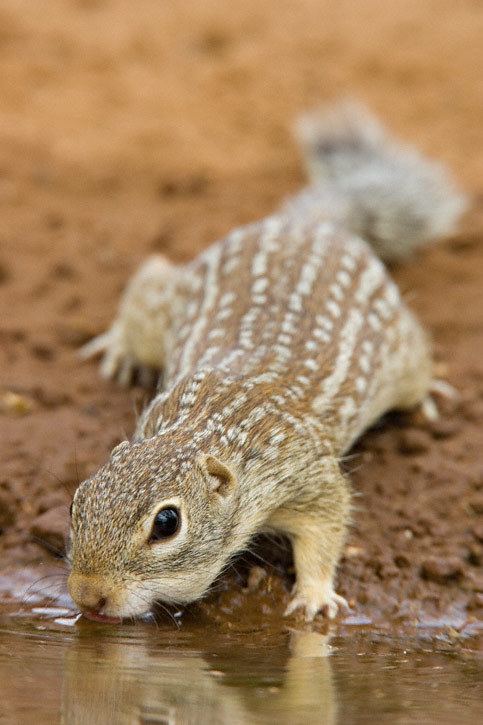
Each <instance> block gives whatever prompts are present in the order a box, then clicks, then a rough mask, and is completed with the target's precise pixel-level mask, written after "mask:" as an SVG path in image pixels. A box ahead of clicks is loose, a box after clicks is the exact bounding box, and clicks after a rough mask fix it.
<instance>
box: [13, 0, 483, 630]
mask: <svg viewBox="0 0 483 725" xmlns="http://www.w3.org/2000/svg"><path fill="white" fill-rule="evenodd" d="M482 33H483V7H482V6H481V3H478V2H476V1H471V0H466V1H463V2H460V3H455V2H453V0H423V1H421V0H418V1H417V2H416V1H415V0H407V1H406V2H404V3H397V2H387V0H384V1H382V0H380V1H379V0H365V2H364V3H354V2H349V1H344V0H342V1H341V0H338V1H337V2H335V1H334V2H328V1H327V0H323V1H322V0H303V1H301V2H289V1H284V0H262V2H260V0H256V1H255V0H245V2H244V3H226V2H222V1H221V0H205V2H203V3H201V2H195V1H194V0H193V1H191V2H188V1H186V0H181V1H179V2H176V3H174V2H165V3H160V2H156V1H155V0H151V1H150V0H139V1H138V2H136V3H132V2H130V0H117V1H114V0H111V1H109V0H77V1H75V0H69V1H68V2H66V1H65V0H48V1H46V2H43V3H31V2H29V1H28V0H10V1H7V0H5V1H4V2H3V3H2V4H1V5H0V69H1V73H0V313H1V321H0V339H1V347H0V356H1V370H0V374H1V378H0V461H1V466H0V529H1V534H0V552H1V553H0V570H1V572H2V576H1V577H0V589H1V591H2V592H3V594H2V597H3V601H4V602H8V601H10V600H11V597H12V595H13V596H14V597H21V596H22V592H23V591H24V590H25V586H26V585H28V584H29V583H31V582H32V581H34V580H36V579H38V578H39V577H41V576H43V575H44V574H48V573H50V572H51V571H57V570H58V569H59V568H60V569H59V570H61V569H62V562H60V561H59V559H56V555H57V554H56V553H57V552H59V550H60V549H61V547H62V530H63V528H64V526H65V522H66V521H67V516H68V504H69V499H70V495H71V493H72V491H73V490H74V489H75V486H76V484H77V482H78V481H79V480H80V479H82V478H84V477H85V476H87V475H88V474H89V473H91V472H92V471H93V470H94V469H95V468H96V466H98V465H99V464H100V463H101V462H102V461H104V459H105V458H106V455H107V453H108V451H109V450H110V448H111V447H112V446H113V445H114V444H115V443H116V442H118V441H119V440H120V439H121V438H123V437H124V436H125V434H126V433H129V432H130V431H131V430H132V428H133V423H134V415H135V412H134V411H135V408H136V406H139V405H140V404H141V401H142V398H143V392H142V391H141V390H139V389H134V390H132V391H128V392H126V391H124V390H121V389H119V388H118V387H117V386H116V385H115V384H110V383H108V382H105V381H103V380H101V379H100V377H99V374H98V369H97V366H96V364H95V363H84V364H82V363H81V362H80V361H79V359H78V358H77V356H76V350H77V349H78V347H79V345H81V344H82V343H83V342H85V341H86V340H88V339H89V338H90V337H91V336H93V335H95V334H96V333H98V332H100V331H101V330H103V329H104V328H105V327H106V325H108V324H109V322H110V320H111V319H112V316H113V313H114V310H115V308H116V303H117V300H118V298H119V293H120V291H121V290H122V288H123V286H124V284H125V282H126V280H127V279H128V278H129V276H130V274H131V273H132V272H133V270H134V269H135V268H136V266H137V265H138V263H139V262H140V260H142V259H143V258H144V257H145V256H146V255H147V254H150V253H153V252H162V253H164V254H167V255H169V256H170V257H171V258H172V259H173V260H175V261H178V262H179V261H183V260H187V259H189V258H191V257H192V256H193V255H194V254H196V253H197V252H198V251H199V250H201V249H202V248H204V247H205V246H206V245H208V244H209V243H210V242H211V241H213V240H214V239H216V238H219V237H220V236H221V235H223V234H225V233H227V232H228V231H229V230H230V229H232V228H233V227H234V226H236V225H238V224H241V223H245V222H249V221H251V220H255V219H257V218H259V217H261V216H262V215H264V214H266V213H267V212H270V211H271V210H273V209H274V208H275V207H276V206H277V205H278V203H279V202H280V201H281V200H282V199H283V198H284V197H286V196H287V195H288V194H290V193H291V192H293V191H295V190H296V189H298V188H299V187H300V186H301V185H302V184H303V182H304V176H303V170H302V164H301V159H300V158H299V155H298V152H297V149H296V146H295V144H294V142H293V140H292V137H291V133H290V128H291V124H292V121H293V119H294V118H295V117H296V116H297V114H298V113H299V112H300V111H302V110H304V109H306V108H310V107H312V106H314V105H316V104H317V103H318V102H319V101H320V100H325V99H328V98H332V97H334V96H339V95H344V94H352V95H356V96H358V97H359V98H361V99H362V100H364V101H365V102H367V103H368V104H369V105H370V106H371V107H372V108H373V109H374V110H375V111H376V112H377V113H378V114H379V115H380V116H382V117H383V118H384V119H385V120H386V122H387V124H388V125H389V126H390V127H391V128H392V129H393V130H394V132H397V133H398V134H400V135H401V136H403V137H404V138H406V139H407V140H408V141H410V142H412V143H416V144H417V145H418V146H419V147H420V148H421V149H422V150H423V151H425V152H426V153H428V154H430V155H433V156H435V157H437V158H439V159H441V160H442V161H444V162H445V163H447V164H448V165H449V166H450V167H451V168H452V170H453V172H454V174H455V176H456V177H457V178H459V179H460V180H461V183H462V185H463V186H464V188H466V189H467V190H468V192H469V193H470V194H471V195H472V196H473V210H472V211H471V212H470V213H469V214H468V216H467V218H466V219H465V220H464V224H463V227H462V230H461V232H459V233H458V235H457V236H456V237H454V238H452V239H449V240H445V241H443V242H442V243H441V244H439V245H438V246H436V247H434V248H432V249H428V250H426V251H425V252H423V253H422V254H420V255H418V257H417V258H416V259H414V260H411V261H410V262H409V263H408V264H406V265H404V267H400V268H397V269H395V270H394V275H395V277H396V279H397V280H398V282H399V284H400V285H401V287H402V289H403V290H404V292H405V294H406V297H407V299H408V301H409V303H410V305H411V307H412V308H413V309H414V310H415V311H416V312H417V313H418V314H419V316H420V317H421V318H422V319H423V320H424V322H425V324H426V326H427V327H428V329H429V330H430V331H431V332H432V335H433V337H434V348H435V356H436V360H437V363H438V370H439V372H440V374H441V375H442V376H443V377H444V378H445V379H446V380H448V381H449V382H450V383H451V384H452V385H454V386H455V387H456V388H457V389H458V391H459V394H460V398H459V400H458V401H449V402H448V401H446V402H444V401H443V402H441V406H440V407H441V410H442V415H441V420H440V421H439V422H438V423H436V424H434V425H428V424H427V423H425V422H424V421H423V420H422V418H421V417H420V416H419V415H418V414H414V415H411V416H405V417H403V416H397V415H391V416H388V417H387V419H385V420H384V421H383V422H381V424H380V425H378V426H377V428H376V429H375V430H373V431H372V432H370V433H368V434H367V435H366V436H365V437H364V439H363V440H362V441H361V442H360V444H359V445H358V446H357V448H356V449H355V451H354V456H353V457H352V458H351V459H350V460H349V461H348V462H347V463H346V466H347V469H348V470H349V471H351V476H352V480H353V484H354V490H355V492H356V494H357V495H356V498H355V504H356V510H355V516H354V526H353V528H352V531H351V535H350V540H349V542H348V545H347V548H346V551H345V555H344V558H343V561H342V564H341V567H340V573H339V587H338V588H339V592H340V593H341V594H343V595H345V596H346V597H347V598H348V599H349V600H350V602H351V604H352V605H353V608H354V612H355V615H354V616H355V617H357V618H359V621H364V618H365V617H367V618H368V619H372V620H374V619H376V620H377V619H378V620H381V619H388V618H391V619H392V620H397V621H400V622H403V623H404V622H410V623H415V622H420V623H434V622H436V621H440V622H446V623H452V624H454V625H457V626H461V625H462V623H464V622H471V621H473V620H474V619H476V618H477V617H478V615H481V614H482V611H483V610H482V606H483V578H482V573H481V564H482V559H483V520H482V513H483V461H482V459H481V450H482V447H483V427H482V423H483V385H482V382H483V361H482V349H483V348H482V343H483V285H482V280H483V246H482V238H483V185H482V178H483V125H482V124H481V118H482V112H483V92H482V89H481V62H482V53H481V50H480V48H481V37H482ZM259 555H260V556H262V557H263V559H264V560H266V561H267V562H268V563H265V562H261V561H260V560H257V559H252V560H251V562H252V563H256V564H258V565H260V566H261V567H263V569H264V570H265V571H266V572H267V575H266V576H265V577H264V578H263V579H262V581H261V582H260V583H258V584H257V583H256V582H255V579H256V576H255V575H256V573H257V572H255V574H252V577H251V579H250V583H251V587H250V588H251V591H247V590H246V589H245V587H246V583H247V564H246V563H245V562H241V563H240V566H239V568H238V573H235V574H231V575H230V577H229V578H228V579H227V580H225V581H224V582H222V583H221V585H220V589H221V592H220V591H218V592H217V593H215V594H213V595H212V596H211V597H210V598H209V599H208V600H207V602H206V603H205V604H204V605H203V606H202V610H201V611H203V612H204V614H206V615H208V616H209V617H211V618H214V619H217V620H218V621H220V622H222V623H223V622H224V623H225V624H226V625H227V626H228V624H229V623H230V622H232V621H233V619H234V616H233V613H234V611H236V620H237V621H238V622H239V623H240V622H241V623H242V624H243V621H244V618H245V621H249V619H250V617H251V616H260V612H261V613H262V616H264V617H270V616H271V615H273V616H278V613H279V612H281V611H282V609H283V607H284V605H285V603H286V600H287V597H288V590H289V586H290V562H289V561H287V557H286V555H285V554H283V552H280V551H279V550H278V549H277V550H276V551H270V547H267V545H266V544H265V545H262V548H261V549H260V550H259ZM258 573H259V574H262V572H258ZM62 586H63V584H62V578H61V579H54V580H45V581H44V580H43V582H41V583H39V584H37V585H35V587H34V590H39V591H43V588H44V587H45V593H46V594H49V593H51V592H52V591H57V590H58V591H61V590H62ZM32 591H33V590H32Z"/></svg>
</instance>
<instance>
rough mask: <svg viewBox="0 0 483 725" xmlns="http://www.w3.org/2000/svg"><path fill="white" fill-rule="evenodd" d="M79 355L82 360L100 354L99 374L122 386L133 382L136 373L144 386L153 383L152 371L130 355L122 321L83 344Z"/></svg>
mask: <svg viewBox="0 0 483 725" xmlns="http://www.w3.org/2000/svg"><path fill="white" fill-rule="evenodd" d="M79 355H80V356H81V358H82V359H83V360H88V359H89V358H92V357H96V356H97V355H102V361H101V375H102V377H103V378H107V379H109V380H116V381H117V382H118V383H119V384H120V385H122V386H123V387H127V386H128V385H130V384H131V383H132V382H133V379H134V375H135V373H137V377H138V378H139V382H140V383H141V385H143V386H145V387H149V386H150V385H152V384H153V371H152V370H151V369H150V368H147V367H144V366H142V365H140V364H139V362H138V361H137V360H136V358H135V357H134V355H132V353H131V351H130V349H129V346H128V344H127V341H126V336H125V334H124V329H123V325H122V323H121V322H120V321H119V320H118V321H116V322H114V323H113V325H112V326H111V327H110V328H109V330H107V331H106V332H104V333H102V334H101V335H98V336H97V337H94V338H93V339H92V340H91V341H90V342H88V343H87V344H86V345H84V346H83V347H82V348H81V349H80V351H79Z"/></svg>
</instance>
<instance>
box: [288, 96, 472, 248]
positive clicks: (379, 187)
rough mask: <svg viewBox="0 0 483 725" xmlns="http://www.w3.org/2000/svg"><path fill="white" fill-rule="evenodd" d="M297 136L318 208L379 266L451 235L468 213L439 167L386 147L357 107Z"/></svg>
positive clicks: (390, 144)
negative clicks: (358, 240)
mask: <svg viewBox="0 0 483 725" xmlns="http://www.w3.org/2000/svg"><path fill="white" fill-rule="evenodd" d="M297 136H298V139H299V141H300V143H301V145H302V148H303V150H304V153H305V156H306V160H307V164H308V168H309V172H310V175H311V177H312V181H313V182H314V184H315V186H316V188H317V190H318V192H319V193H320V194H321V199H322V198H323V199H324V205H325V206H326V207H327V200H328V199H329V198H332V199H333V200H334V205H333V215H334V216H335V217H336V220H337V221H338V222H340V223H342V224H343V225H344V226H345V227H346V228H348V229H349V230H350V231H352V232H355V233H356V234H358V235H359V236H361V237H363V238H364V239H365V240H366V241H368V242H370V243H371V244H372V245H373V246H374V248H375V250H376V252H377V253H378V254H379V255H380V256H381V257H382V258H383V259H385V260H388V261H389V260H397V259H401V258H403V257H406V256H408V255H409V254H410V253H411V252H412V250H413V249H415V248H416V247H419V246H420V245H422V244H424V243H425V242H427V241H429V240H431V239H433V238H435V237H439V236H442V235H445V234H448V233H450V232H451V231H452V230H453V229H454V226H455V224H456V222H457V221H458V219H459V217H460V216H461V214H462V212H463V211H464V210H465V208H466V207H467V199H466V197H465V196H464V195H463V194H462V193H460V192H459V191H458V190H457V189H456V187H455V186H454V185H453V183H452V181H451V180H450V178H449V176H448V174H447V173H446V171H445V169H444V168H443V167H442V166H440V165H439V164H437V163H434V162H432V161H429V160H427V159H425V158H423V157H422V156H421V155H420V154H419V153H418V152H417V151H415V150H413V149H412V148H408V147H407V146H405V145H403V144H401V143H399V142H398V141H396V140H393V139H392V138H391V137H390V136H389V135H388V134H387V133H386V132H385V130H384V129H383V127H382V126H381V125H380V124H379V123H378V122H377V120H375V119H374V118H373V117H372V116H371V115H370V114H369V113H368V112H367V111H366V110H365V109H364V108H363V107H360V106H359V105H357V104H356V103H353V102H342V103H339V104H337V105H335V106H330V107H328V108H327V109H323V110H321V111H318V112H315V113H310V114H307V115H305V116H304V117H302V118H301V119H300V121H299V123H298V126H297ZM312 193H313V192H312Z"/></svg>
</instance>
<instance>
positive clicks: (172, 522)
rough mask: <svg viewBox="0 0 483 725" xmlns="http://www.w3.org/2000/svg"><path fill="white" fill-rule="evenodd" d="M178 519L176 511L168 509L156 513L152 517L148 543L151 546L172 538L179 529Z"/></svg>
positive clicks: (178, 514)
mask: <svg viewBox="0 0 483 725" xmlns="http://www.w3.org/2000/svg"><path fill="white" fill-rule="evenodd" d="M180 519H181V516H180V513H179V511H178V509H175V508H172V507H168V508H165V509H161V511H158V513H157V514H156V516H155V517H154V522H153V528H152V530H151V536H150V537H149V543H150V544H152V543H154V542H156V541H161V540H162V539H169V537H170V536H173V535H174V534H175V533H176V532H177V531H178V529H179V524H180Z"/></svg>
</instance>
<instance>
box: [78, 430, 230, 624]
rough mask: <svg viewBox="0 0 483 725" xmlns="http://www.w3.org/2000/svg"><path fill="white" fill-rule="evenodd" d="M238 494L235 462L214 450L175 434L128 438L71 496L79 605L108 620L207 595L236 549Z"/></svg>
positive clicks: (97, 616)
mask: <svg viewBox="0 0 483 725" xmlns="http://www.w3.org/2000/svg"><path fill="white" fill-rule="evenodd" d="M238 491H239V487H238V480H237V475H236V472H235V471H234V469H233V467H230V466H229V465H227V463H225V462H224V461H223V460H221V459H220V457H218V456H217V455H213V454H212V453H211V452H200V451H195V450H193V447H192V446H191V447H188V448H183V447H180V446H179V442H178V443H177V442H176V441H175V440H170V439H168V437H162V438H159V437H158V438H151V439H147V440H143V441H141V442H138V443H128V442H124V443H121V444H120V445H119V446H117V447H116V448H115V449H114V450H113V452H112V454H111V458H110V460H109V462H108V463H107V464H106V465H105V466H103V467H102V468H101V469H100V470H99V471H98V472H97V473H96V474H95V475H94V476H92V477H91V478H90V479H87V480H86V481H84V482H83V483H82V484H81V485H80V486H79V488H78V489H77V491H76V493H75V496H74V499H73V502H72V506H71V532H70V543H69V560H70V563H71V567H72V571H71V574H70V576H69V580H68V587H69V591H70V594H71V596H72V598H73V599H74V601H75V602H76V604H77V605H78V606H79V607H80V609H81V610H82V611H83V612H85V613H86V614H87V615H92V617H93V618H96V619H102V620H104V621H108V620H109V619H111V620H113V619H118V618H124V617H133V616H137V615H141V614H144V613H146V612H148V611H149V610H150V609H151V607H152V605H153V604H154V603H155V602H156V601H158V600H159V601H164V602H168V603H169V602H171V603H180V604H182V603H187V602H190V601H192V600H194V599H197V598H199V597H200V596H202V595H203V594H204V593H205V592H206V590H207V589H208V587H209V586H210V584H211V583H212V582H213V580H214V579H215V578H216V576H217V575H218V574H219V573H220V571H221V570H222V568H223V566H224V565H225V564H226V562H227V560H228V559H229V558H230V556H231V555H232V553H233V551H234V548H238V547H233V537H234V535H236V534H235V532H236V529H237V526H236V521H237V518H238V517H237V513H238V510H239V493H238Z"/></svg>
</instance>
